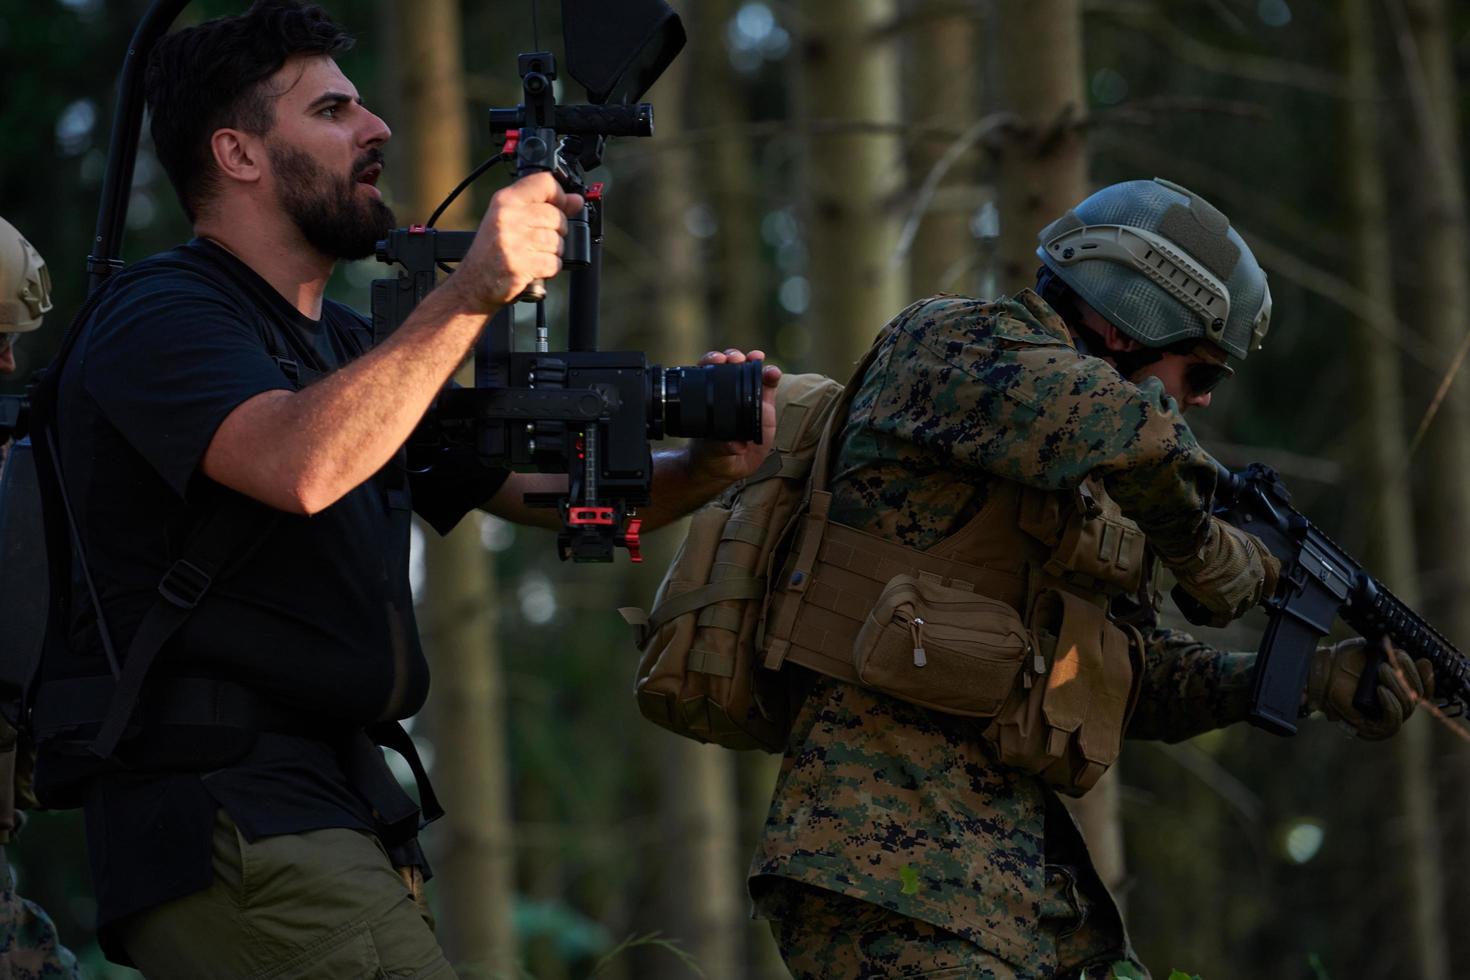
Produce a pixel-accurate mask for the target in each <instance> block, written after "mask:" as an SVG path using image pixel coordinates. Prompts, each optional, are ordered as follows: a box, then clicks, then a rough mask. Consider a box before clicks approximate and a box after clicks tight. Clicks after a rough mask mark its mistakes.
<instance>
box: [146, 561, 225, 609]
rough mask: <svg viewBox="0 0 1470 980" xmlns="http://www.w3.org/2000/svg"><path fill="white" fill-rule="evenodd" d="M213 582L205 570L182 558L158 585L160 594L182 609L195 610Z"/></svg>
mask: <svg viewBox="0 0 1470 980" xmlns="http://www.w3.org/2000/svg"><path fill="white" fill-rule="evenodd" d="M213 582H214V579H213V578H211V577H210V575H209V573H208V572H206V571H205V570H204V569H202V568H200V567H199V566H198V565H195V564H194V563H193V562H191V561H188V560H187V559H184V558H180V559H179V560H178V561H176V562H174V563H173V565H172V566H171V567H170V568H169V570H168V571H167V572H165V573H164V576H163V579H162V580H161V581H160V582H159V583H158V594H159V595H161V596H163V597H164V598H165V599H167V600H168V601H169V602H170V603H172V604H173V605H175V606H178V607H179V608H180V609H193V608H194V607H195V606H197V605H199V600H200V599H202V598H204V593H206V592H208V591H209V587H210V585H211V584H213Z"/></svg>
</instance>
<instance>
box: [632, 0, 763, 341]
mask: <svg viewBox="0 0 1470 980" xmlns="http://www.w3.org/2000/svg"><path fill="white" fill-rule="evenodd" d="M738 7H739V4H738V3H737V2H736V0H703V2H701V3H700V4H698V5H696V6H694V7H693V8H692V9H691V10H690V28H691V31H692V36H691V40H690V46H691V48H692V50H691V51H690V53H689V55H688V56H686V57H685V59H683V60H686V61H688V62H689V63H691V64H693V65H697V66H698V67H699V84H698V85H695V86H693V88H692V90H691V92H690V95H691V103H692V108H693V109H694V114H693V118H692V119H691V121H690V125H691V128H693V129H696V130H704V131H712V136H711V138H710V139H709V140H708V141H705V142H701V143H700V144H699V145H698V150H697V152H698V153H699V154H700V155H699V157H697V159H698V161H699V168H698V169H699V172H700V173H702V174H703V175H704V178H705V180H704V183H705V186H706V188H707V190H706V193H707V194H708V195H709V205H710V208H711V210H712V211H713V213H714V218H715V229H716V232H715V236H714V238H713V240H712V243H713V245H714V249H713V254H712V255H711V256H710V257H709V262H708V264H707V267H706V269H705V270H704V275H705V278H706V279H707V280H708V281H709V282H710V285H711V299H712V300H713V303H712V304H711V306H710V308H709V309H710V312H711V314H712V316H711V318H710V333H709V338H707V339H709V340H713V341H714V342H716V343H718V344H720V345H723V346H728V345H730V344H735V343H737V342H738V343H740V344H746V345H749V346H752V347H756V346H761V347H764V349H765V350H766V351H767V352H768V353H771V352H772V346H771V345H773V344H774V341H775V337H774V336H773V335H771V334H770V333H768V332H767V327H766V323H767V321H768V320H769V319H770V318H769V317H768V316H766V315H764V314H765V311H766V308H767V306H768V303H769V282H768V279H767V275H766V270H765V264H764V263H763V262H762V261H761V244H760V222H761V214H762V211H763V202H762V200H761V196H760V192H759V191H758V190H757V188H756V173H755V160H754V155H753V154H752V153H751V144H750V140H749V138H747V137H746V136H745V135H744V134H743V133H742V128H743V127H744V126H745V125H746V124H747V123H749V122H750V106H749V104H748V100H747V99H746V97H745V93H744V91H743V89H742V86H741V83H740V81H739V79H738V78H737V77H736V74H735V70H734V68H733V67H732V66H731V64H730V55H729V51H728V49H727V47H726V43H725V30H726V27H727V26H728V24H729V22H730V18H731V17H733V16H734V15H735V12H736V10H737V8H738ZM660 118H662V117H660Z"/></svg>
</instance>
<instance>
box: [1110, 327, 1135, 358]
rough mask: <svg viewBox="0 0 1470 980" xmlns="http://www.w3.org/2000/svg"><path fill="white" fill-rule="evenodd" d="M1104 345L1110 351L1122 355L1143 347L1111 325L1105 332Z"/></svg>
mask: <svg viewBox="0 0 1470 980" xmlns="http://www.w3.org/2000/svg"><path fill="white" fill-rule="evenodd" d="M1103 343H1105V344H1107V345H1108V350H1110V351H1117V352H1118V353H1122V354H1126V353H1128V352H1129V351H1135V350H1138V349H1139V348H1141V347H1142V346H1143V345H1142V344H1140V343H1139V342H1138V341H1136V340H1134V339H1133V338H1132V337H1130V336H1128V335H1127V334H1126V333H1124V332H1123V331H1121V330H1119V329H1118V328H1117V327H1115V326H1113V325H1112V324H1111V323H1109V324H1108V325H1107V329H1106V330H1104V331H1103Z"/></svg>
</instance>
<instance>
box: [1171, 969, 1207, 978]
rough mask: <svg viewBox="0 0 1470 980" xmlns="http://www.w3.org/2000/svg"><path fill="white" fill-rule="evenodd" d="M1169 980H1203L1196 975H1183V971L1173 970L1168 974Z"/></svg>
mask: <svg viewBox="0 0 1470 980" xmlns="http://www.w3.org/2000/svg"><path fill="white" fill-rule="evenodd" d="M1169 980H1203V978H1202V977H1201V976H1200V975H1199V974H1198V973H1185V972H1184V971H1183V970H1175V971H1174V972H1173V973H1170V974H1169Z"/></svg>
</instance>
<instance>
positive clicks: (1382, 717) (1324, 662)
mask: <svg viewBox="0 0 1470 980" xmlns="http://www.w3.org/2000/svg"><path fill="white" fill-rule="evenodd" d="M1383 655H1384V659H1383V660H1382V661H1380V662H1379V664H1378V678H1377V680H1378V684H1377V692H1378V712H1377V713H1376V714H1374V715H1372V716H1371V717H1370V716H1369V715H1366V714H1364V713H1363V712H1362V711H1360V710H1358V708H1357V707H1356V706H1355V705H1354V704H1353V696H1354V695H1355V694H1357V691H1358V680H1359V678H1361V677H1362V676H1363V671H1364V669H1365V668H1366V667H1367V665H1368V641H1367V640H1364V639H1361V638H1355V639H1351V640H1343V641H1342V642H1341V643H1338V644H1336V645H1335V646H1330V647H1320V648H1319V649H1318V650H1317V652H1316V654H1315V655H1314V656H1313V657H1312V667H1311V672H1310V674H1309V675H1308V678H1307V692H1306V698H1305V700H1306V707H1307V709H1308V710H1309V711H1321V712H1322V713H1324V714H1325V715H1327V717H1328V718H1330V719H1332V720H1333V721H1340V722H1342V723H1343V724H1344V725H1346V726H1348V727H1349V728H1350V729H1352V730H1353V732H1354V734H1356V735H1357V736H1358V737H1359V738H1362V739H1368V740H1369V741H1377V740H1379V739H1384V738H1388V737H1389V736H1390V735H1393V734H1394V733H1396V732H1397V731H1398V730H1399V729H1400V728H1402V727H1403V725H1404V722H1405V721H1407V720H1408V718H1409V715H1411V714H1413V713H1414V707H1415V705H1417V704H1418V703H1419V702H1420V701H1423V700H1425V699H1426V698H1433V697H1434V668H1433V667H1432V666H1431V665H1430V663H1429V661H1428V660H1418V661H1416V660H1413V659H1412V658H1410V657H1409V655H1408V654H1407V653H1405V652H1404V651H1402V650H1398V649H1395V648H1393V647H1391V646H1390V645H1389V643H1388V641H1387V640H1384V641H1383Z"/></svg>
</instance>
